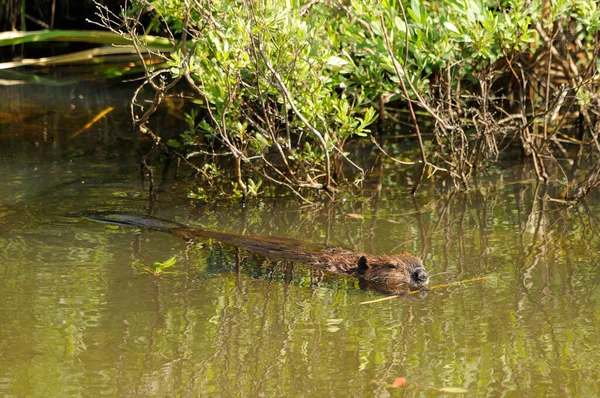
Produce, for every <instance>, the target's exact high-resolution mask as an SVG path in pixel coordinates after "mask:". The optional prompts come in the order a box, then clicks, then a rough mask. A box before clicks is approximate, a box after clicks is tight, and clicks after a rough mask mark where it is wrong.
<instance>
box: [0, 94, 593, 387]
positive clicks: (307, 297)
mask: <svg viewBox="0 0 600 398" xmlns="http://www.w3.org/2000/svg"><path fill="white" fill-rule="evenodd" d="M2 90H4V88H3V89H2ZM53 90H54V91H52V92H47V93H45V94H44V93H41V92H38V91H36V92H35V93H29V92H26V91H19V90H16V89H15V91H11V92H10V93H9V94H10V96H11V97H12V98H13V100H14V102H15V103H23V104H24V103H26V102H27V103H33V104H34V105H31V107H29V105H28V108H27V109H34V108H35V109H37V108H36V107H40V105H39V103H40V101H41V99H43V98H47V97H45V96H48V97H49V98H55V99H54V100H53V109H51V110H45V109H43V107H40V111H39V112H40V113H39V115H40V116H39V117H37V116H36V117H34V116H31V117H30V118H22V119H17V116H15V115H14V114H12V113H10V112H7V113H8V114H10V116H3V117H4V118H5V119H6V120H8V119H9V118H11V119H10V120H12V121H11V122H10V123H9V124H7V123H6V122H4V123H0V177H1V178H2V180H3V189H2V190H1V191H0V314H2V320H3V321H2V327H1V328H0V358H1V360H0V393H2V394H7V395H16V396H26V395H34V396H70V395H98V394H107V395H126V396H136V395H137V396H164V395H170V396H180V395H185V396H189V395H192V396H195V395H216V396H257V395H266V394H268V395H275V396H311V397H312V396H347V395H352V396H388V395H407V396H413V395H414V396H417V395H419V396H437V395H438V394H439V392H440V389H444V388H454V389H458V390H454V391H461V389H463V390H466V391H467V392H468V394H469V395H475V396H481V395H493V396H496V395H517V396H540V395H543V396H597V395H599V394H600V386H599V385H598V381H597V378H596V376H595V375H596V373H597V369H596V368H597V364H598V363H600V349H599V348H600V347H599V345H600V342H599V341H598V338H597V336H598V335H599V333H600V318H599V317H598V315H597V314H598V313H599V309H600V304H599V302H598V300H599V291H598V284H599V282H600V281H599V278H600V276H599V269H598V267H599V265H598V260H597V258H596V255H597V252H598V247H599V244H600V239H599V236H598V232H599V229H598V217H597V214H600V212H599V210H600V209H598V207H599V204H600V201H599V199H600V198H599V197H598V196H597V195H594V194H593V195H591V196H589V197H588V198H587V199H586V201H583V202H581V203H580V204H578V205H577V206H575V207H571V208H566V207H559V206H557V205H556V204H554V203H552V202H549V201H547V200H544V199H543V198H544V196H545V194H546V193H547V192H546V190H552V189H555V188H553V187H547V186H545V185H541V184H536V183H531V182H525V183H518V181H528V179H529V178H530V176H531V174H530V172H529V171H528V170H526V169H522V168H520V166H513V167H512V168H510V169H508V170H505V171H504V175H505V181H515V183H509V182H505V183H504V184H503V185H497V186H488V185H486V184H485V182H481V183H480V185H479V186H477V187H475V188H474V189H473V190H471V191H470V193H468V194H465V193H462V194H458V193H449V192H446V191H445V190H444V189H443V187H439V186H430V187H427V189H424V190H423V191H422V194H421V195H420V196H418V197H416V198H413V197H411V196H410V195H408V192H409V191H408V189H409V186H410V181H411V179H412V180H413V181H414V176H413V175H412V174H411V172H410V171H408V172H403V171H402V170H400V171H399V170H397V169H394V168H393V166H392V165H389V164H386V163H385V162H384V163H382V164H381V165H380V166H379V167H378V168H377V167H376V168H373V170H375V172H374V173H373V175H372V176H371V178H372V179H371V180H370V181H369V183H368V184H367V185H366V186H365V189H364V190H363V192H361V194H360V195H357V196H356V197H347V198H345V200H342V199H340V200H337V201H335V202H333V203H328V204H323V205H321V206H314V207H306V206H303V205H301V204H298V203H297V202H295V201H293V200H287V199H284V198H283V199H282V198H280V199H264V200H256V201H254V202H252V203H250V204H249V205H248V206H247V207H245V208H240V207H239V206H236V205H235V204H230V203H227V202H225V201H213V202H210V201H206V202H202V201H197V200H192V199H186V198H182V197H183V196H184V195H183V194H182V192H185V189H186V188H187V187H188V182H187V181H185V180H184V179H179V178H178V177H177V176H182V175H184V173H183V172H182V171H181V170H175V171H174V169H173V168H170V169H169V170H168V172H166V173H163V174H162V177H161V178H160V179H161V180H162V181H159V183H161V182H162V183H163V184H164V185H163V187H168V189H164V190H163V189H158V190H157V193H156V195H155V196H154V197H152V198H151V197H150V196H149V195H148V193H147V187H145V186H143V185H142V183H141V182H140V180H139V170H140V168H139V159H140V158H141V157H142V156H144V155H145V154H146V151H147V148H148V147H147V146H145V145H146V144H145V143H144V142H143V141H139V140H137V139H136V138H135V137H136V136H135V135H134V134H132V133H131V128H130V127H126V126H127V123H126V122H124V120H127V100H128V99H127V96H126V95H123V92H119V90H116V91H115V90H113V89H107V88H106V87H102V86H94V85H84V86H73V87H69V88H58V89H57V88H53ZM61 90H63V91H61ZM79 95H83V97H84V99H83V100H81V102H79V101H80V100H79ZM38 96H39V98H38ZM1 98H7V97H6V96H2V97H1ZM46 102H48V100H47V99H46ZM41 103H44V102H41ZM119 104H120V105H119ZM109 105H110V106H115V105H117V106H116V110H115V112H113V113H111V114H109V115H108V116H107V118H106V119H105V120H104V121H103V122H102V123H101V124H100V125H98V126H97V127H95V128H94V129H91V130H90V131H87V132H85V133H83V134H82V135H80V136H78V137H77V139H75V140H70V139H69V138H68V137H69V136H70V135H71V134H72V132H73V131H77V130H78V129H79V128H80V127H81V126H82V125H84V124H85V123H86V121H87V120H89V119H91V118H92V117H93V116H94V115H95V114H97V113H98V112H99V111H100V110H101V109H103V108H105V107H106V106H109ZM73 106H74V107H75V109H71V108H72V107H73ZM80 108H81V113H79V110H80ZM5 109H7V108H6V107H5ZM16 109H17V111H18V112H23V109H25V108H24V107H21V108H16ZM50 111H52V113H48V112H50ZM31 112H32V113H31V115H33V114H34V113H33V111H31ZM2 115H4V113H3V114H2ZM44 115H45V116H44ZM36 118H37V120H38V121H37V123H36ZM15 120H16V121H15ZM164 125H165V126H167V127H165V129H166V128H168V126H171V125H170V122H169V120H168V119H165V121H164ZM128 128H129V130H127V129H128ZM172 128H174V127H172ZM127 131H130V132H129V133H128V132H127ZM119 137H120V138H119ZM156 166H157V170H159V171H160V168H161V167H163V164H161V163H156ZM158 174H159V175H160V174H161V173H160V172H159V173H158ZM88 209H98V210H102V209H105V210H106V209H108V210H115V211H134V212H138V213H139V212H141V211H145V210H151V211H152V212H153V213H154V215H156V216H159V217H162V218H167V219H173V220H175V221H179V222H185V223H186V224H190V225H196V226H202V227H205V228H207V229H213V230H221V231H229V232H235V233H241V234H257V235H272V236H280V237H291V238H295V239H301V240H305V241H308V242H315V243H325V244H328V245H332V246H343V247H348V248H350V249H353V250H356V251H364V252H369V253H376V254H377V253H388V254H389V253H399V252H401V251H403V250H408V251H410V252H413V253H415V254H417V255H419V256H421V258H422V259H423V260H424V263H425V266H426V267H427V269H428V271H429V273H430V275H432V279H431V284H432V285H437V284H443V283H448V282H453V281H459V280H466V279H471V278H475V277H480V276H484V275H489V276H491V278H490V279H489V280H487V281H481V282H473V283H467V284H463V285H457V286H452V287H448V288H446V289H439V290H435V291H431V292H430V293H429V294H428V295H427V296H426V297H421V298H418V299H408V300H407V299H397V300H391V301H385V302H379V303H373V304H369V305H361V303H362V302H364V301H367V300H370V299H373V298H377V297H380V296H378V295H377V294H375V293H368V292H364V291H362V290H361V289H360V286H359V285H358V281H357V280H356V279H352V278H344V277H340V276H335V275H327V274H322V273H317V272H315V270H314V269H311V268H310V267H307V266H303V265H298V264H292V263H286V262H274V261H268V260H265V259H264V258H261V257H257V256H252V255H249V254H248V253H245V252H243V251H236V250H234V249H231V248H230V247H228V246H225V245H222V244H219V243H217V242H213V241H210V240H203V241H197V242H194V243H188V242H185V241H183V240H181V239H179V238H177V237H175V236H171V235H166V234H161V233H158V232H150V231H141V230H131V229H122V228H113V227H110V226H105V225H101V224H95V223H91V222H86V221H83V220H77V219H72V218H68V217H64V216H65V215H66V214H68V213H71V212H76V211H82V210H88ZM171 256H175V257H176V258H177V262H176V264H175V265H174V266H173V267H171V268H169V269H168V270H169V271H171V272H173V273H170V274H164V275H160V276H153V275H151V274H149V273H146V272H141V271H140V270H139V268H137V267H136V264H140V263H141V264H145V265H148V264H152V263H153V262H157V261H159V262H160V261H165V260H166V259H168V258H169V257H171ZM398 377H405V378H406V380H407V385H406V387H405V388H403V389H401V390H399V389H395V388H394V387H392V386H391V384H392V382H393V381H394V380H395V379H396V378H398ZM451 391H452V390H451Z"/></svg>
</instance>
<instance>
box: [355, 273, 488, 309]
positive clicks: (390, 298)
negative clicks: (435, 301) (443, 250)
mask: <svg viewBox="0 0 600 398" xmlns="http://www.w3.org/2000/svg"><path fill="white" fill-rule="evenodd" d="M487 279H490V276H482V277H479V278H473V279H465V280H463V281H457V282H450V283H446V284H444V285H435V286H432V287H430V288H429V290H435V289H442V288H445V287H449V286H455V285H462V284H464V283H469V282H477V281H484V280H487ZM418 293H421V291H420V290H413V291H411V292H409V293H408V294H418ZM398 297H404V295H402V294H395V295H393V296H387V297H382V298H380V299H376V300H370V301H363V302H362V303H360V305H365V304H373V303H379V302H380V301H387V300H393V299H395V298H398Z"/></svg>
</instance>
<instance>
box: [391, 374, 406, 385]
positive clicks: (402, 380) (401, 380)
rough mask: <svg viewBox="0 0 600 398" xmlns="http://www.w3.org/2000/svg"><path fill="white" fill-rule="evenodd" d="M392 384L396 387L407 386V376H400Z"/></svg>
mask: <svg viewBox="0 0 600 398" xmlns="http://www.w3.org/2000/svg"><path fill="white" fill-rule="evenodd" d="M392 386H393V387H396V388H400V387H404V386H406V377H398V378H397V379H396V380H394V382H393V383H392Z"/></svg>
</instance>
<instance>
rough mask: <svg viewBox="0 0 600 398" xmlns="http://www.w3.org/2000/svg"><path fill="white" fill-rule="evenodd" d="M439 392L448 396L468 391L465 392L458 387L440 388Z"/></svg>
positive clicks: (466, 391) (465, 391)
mask: <svg viewBox="0 0 600 398" xmlns="http://www.w3.org/2000/svg"><path fill="white" fill-rule="evenodd" d="M440 392H447V393H449V394H466V393H468V392H469V390H465V389H464V388H460V387H442V388H440Z"/></svg>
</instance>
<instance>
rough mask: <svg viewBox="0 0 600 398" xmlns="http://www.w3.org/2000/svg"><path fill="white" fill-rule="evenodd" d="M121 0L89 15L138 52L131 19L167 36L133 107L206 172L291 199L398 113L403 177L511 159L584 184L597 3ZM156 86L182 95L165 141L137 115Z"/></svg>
mask: <svg viewBox="0 0 600 398" xmlns="http://www.w3.org/2000/svg"><path fill="white" fill-rule="evenodd" d="M132 4H133V6H132V7H130V8H128V9H126V10H124V12H123V13H121V14H118V13H115V12H113V11H110V10H109V9H108V8H107V7H103V6H99V8H98V19H97V23H98V24H100V25H101V26H103V27H104V28H107V29H110V30H112V31H113V32H115V33H118V34H120V35H122V36H123V37H126V38H128V39H130V40H132V43H133V44H134V47H135V48H136V50H137V51H138V53H139V54H140V56H145V57H146V59H147V53H148V50H147V49H144V46H145V43H144V41H143V40H141V39H140V36H141V35H142V34H153V35H158V36H164V37H166V38H168V39H169V40H170V41H171V42H172V43H173V44H175V45H177V50H176V51H174V52H171V53H170V54H166V53H161V52H160V51H157V50H150V53H152V54H153V56H154V57H156V58H157V59H162V60H163V61H164V63H163V67H162V68H150V67H147V68H146V70H145V73H146V78H145V80H144V81H143V83H142V84H141V86H140V87H139V89H138V90H137V92H136V93H135V95H134V97H133V101H132V117H133V119H134V120H135V122H136V123H137V125H138V126H139V129H140V131H141V132H143V133H144V134H148V135H150V136H151V137H152V139H153V141H154V143H155V144H156V148H162V149H164V150H166V151H168V152H170V153H173V154H175V155H176V156H178V157H180V159H182V160H183V161H185V162H186V163H188V164H189V165H190V166H192V167H193V168H194V169H195V170H196V172H197V175H198V176H200V177H201V178H202V180H203V181H204V182H205V183H206V184H205V186H213V187H218V190H219V191H221V192H225V193H227V194H229V195H231V194H234V195H240V196H243V197H244V198H245V197H246V196H248V195H255V194H257V193H259V191H260V190H261V189H264V187H265V186H267V185H268V186H282V187H285V188H286V189H288V190H291V191H293V192H295V193H296V194H297V195H299V196H301V197H303V198H304V199H306V200H308V198H309V197H311V196H312V195H313V193H311V192H314V191H315V190H316V191H319V192H325V193H328V194H330V195H333V194H334V193H335V192H336V191H338V190H339V189H340V187H342V186H349V185H350V184H351V183H355V184H358V183H360V181H361V180H362V178H364V175H365V170H363V168H361V161H360V159H357V158H356V157H355V156H353V154H352V152H351V151H349V150H348V146H347V144H348V142H349V140H351V139H353V138H361V137H362V138H364V139H367V138H370V139H371V140H373V142H374V144H373V150H375V151H381V153H382V154H386V151H385V146H382V145H380V144H379V142H380V141H382V140H383V139H385V138H386V137H387V133H389V132H390V131H391V130H390V128H391V127H392V126H398V124H399V123H401V122H409V123H410V128H411V129H412V131H408V130H407V131H404V132H405V133H408V134H405V136H402V137H401V138H395V139H397V140H406V141H408V140H410V141H411V142H413V143H414V145H413V146H414V148H415V150H414V151H407V152H406V154H403V155H402V159H397V158H393V160H394V161H395V162H396V164H397V165H398V167H414V168H415V170H417V172H416V173H415V175H416V178H415V183H414V186H413V192H415V191H416V190H417V189H418V188H419V185H420V184H421V183H422V181H423V180H424V179H429V180H434V179H438V178H440V179H448V180H450V181H452V183H453V184H454V186H455V187H456V188H457V189H460V190H464V189H468V188H469V187H470V186H471V185H472V181H473V177H474V176H475V175H476V174H477V173H478V172H480V171H482V170H485V169H486V168H488V167H490V166H491V165H493V164H495V163H496V162H498V161H501V160H504V159H515V158H516V159H519V160H522V161H523V162H526V163H529V164H531V165H532V166H533V169H534V172H535V177H536V178H537V179H539V180H543V181H547V182H548V181H553V182H555V181H557V182H559V183H561V184H564V185H565V187H566V188H567V189H566V190H565V191H564V192H565V193H564V197H563V199H567V200H572V199H575V200H576V199H578V198H580V197H582V196H584V195H585V193H586V192H587V191H589V189H591V188H593V187H594V186H595V185H597V184H598V169H599V167H598V166H599V164H598V163H596V161H595V159H596V157H597V156H598V155H599V154H600V143H599V141H598V126H600V124H598V120H599V119H598V116H599V112H600V109H599V98H598V70H597V67H598V53H599V52H600V41H599V40H598V29H599V24H600V9H598V6H597V3H596V2H590V1H584V0H559V1H554V2H549V1H545V0H531V1H524V0H502V1H497V2H488V1H484V0H445V1H442V2H427V1H421V0H412V1H405V2H398V1H395V0H385V1H364V0H363V1H354V0H351V1H336V0H312V1H282V0H271V1H231V0H215V1H211V2H204V1H199V0H147V1H146V0H144V1H136V2H133V3H132ZM181 87H187V90H185V91H182V90H181ZM148 92H151V93H153V96H154V99H153V101H152V102H151V103H150V104H148V103H147V102H144V100H142V97H143V95H142V94H147V93H148ZM182 93H183V94H182ZM170 96H183V97H185V98H187V99H188V100H189V102H190V103H193V106H191V107H189V108H188V111H187V112H186V114H185V120H186V123H187V126H188V128H187V130H186V131H185V132H182V134H181V136H180V137H178V139H176V140H173V139H171V140H168V141H167V142H164V141H166V140H162V139H161V137H160V135H159V134H158V133H156V132H155V131H153V129H152V117H153V115H154V114H155V112H156V111H157V110H158V109H159V105H160V104H161V103H162V102H163V101H164V100H165V99H166V98H168V97H170ZM376 133H377V134H376ZM581 164H590V165H593V166H591V167H588V168H585V169H583V168H581V167H579V165H581ZM147 166H148V170H149V171H151V170H152V168H151V167H150V165H148V164H147ZM574 177H575V178H576V181H575V182H574V181H573V180H572V178H574ZM199 192H200V194H201V192H202V189H201V190H200V191H199Z"/></svg>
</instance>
